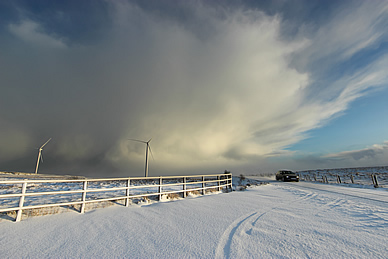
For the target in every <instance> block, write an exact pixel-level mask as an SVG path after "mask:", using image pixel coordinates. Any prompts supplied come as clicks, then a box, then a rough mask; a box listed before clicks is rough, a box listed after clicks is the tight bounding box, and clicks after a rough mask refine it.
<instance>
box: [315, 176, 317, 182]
mask: <svg viewBox="0 0 388 259" xmlns="http://www.w3.org/2000/svg"><path fill="white" fill-rule="evenodd" d="M314 181H315V182H316V181H317V175H316V174H314Z"/></svg>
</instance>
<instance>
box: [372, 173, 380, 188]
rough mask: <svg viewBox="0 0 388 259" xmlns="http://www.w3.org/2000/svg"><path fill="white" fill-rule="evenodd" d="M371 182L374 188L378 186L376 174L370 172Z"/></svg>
mask: <svg viewBox="0 0 388 259" xmlns="http://www.w3.org/2000/svg"><path fill="white" fill-rule="evenodd" d="M372 182H373V186H374V187H375V188H378V187H379V183H378V182H377V176H376V175H375V174H372Z"/></svg>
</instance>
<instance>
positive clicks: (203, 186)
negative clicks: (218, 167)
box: [202, 176, 206, 195]
mask: <svg viewBox="0 0 388 259" xmlns="http://www.w3.org/2000/svg"><path fill="white" fill-rule="evenodd" d="M205 193H206V191H205V176H202V195H205Z"/></svg>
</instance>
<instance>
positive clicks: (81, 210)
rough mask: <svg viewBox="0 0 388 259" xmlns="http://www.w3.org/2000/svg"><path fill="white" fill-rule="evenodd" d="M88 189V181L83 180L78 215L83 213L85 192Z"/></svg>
mask: <svg viewBox="0 0 388 259" xmlns="http://www.w3.org/2000/svg"><path fill="white" fill-rule="evenodd" d="M87 188H88V181H87V180H85V181H84V186H83V193H82V204H81V209H80V213H85V201H86V192H87V190H86V189H87Z"/></svg>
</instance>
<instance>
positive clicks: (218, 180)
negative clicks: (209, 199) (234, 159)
mask: <svg viewBox="0 0 388 259" xmlns="http://www.w3.org/2000/svg"><path fill="white" fill-rule="evenodd" d="M217 186H218V188H217V190H218V191H221V187H220V176H219V175H217Z"/></svg>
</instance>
